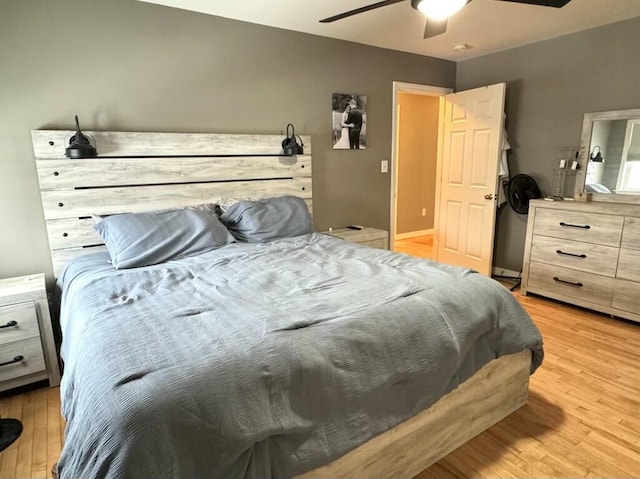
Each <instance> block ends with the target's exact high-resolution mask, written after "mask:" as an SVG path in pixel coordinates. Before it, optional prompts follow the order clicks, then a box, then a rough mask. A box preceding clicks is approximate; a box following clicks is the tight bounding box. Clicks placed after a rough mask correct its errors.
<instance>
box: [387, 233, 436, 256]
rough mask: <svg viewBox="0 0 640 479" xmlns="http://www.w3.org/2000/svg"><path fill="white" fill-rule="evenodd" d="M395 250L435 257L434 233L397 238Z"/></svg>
mask: <svg viewBox="0 0 640 479" xmlns="http://www.w3.org/2000/svg"><path fill="white" fill-rule="evenodd" d="M393 250H394V251H395V252H396V253H406V254H410V255H412V256H417V257H418V258H430V259H431V258H433V235H432V234H430V235H424V236H416V237H414V238H407V239H401V240H398V239H397V240H395V242H394V248H393Z"/></svg>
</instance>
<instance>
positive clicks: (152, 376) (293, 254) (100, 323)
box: [59, 234, 543, 479]
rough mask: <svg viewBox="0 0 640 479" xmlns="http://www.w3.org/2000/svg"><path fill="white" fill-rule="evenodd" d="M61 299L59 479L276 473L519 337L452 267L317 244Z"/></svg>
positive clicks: (96, 262)
mask: <svg viewBox="0 0 640 479" xmlns="http://www.w3.org/2000/svg"><path fill="white" fill-rule="evenodd" d="M107 260H108V256H107V255H106V254H93V255H87V256H85V257H83V258H80V259H79V260H77V261H75V262H74V263H72V264H71V265H70V267H69V268H67V270H66V271H65V274H64V275H63V277H62V278H61V280H60V286H61V288H62V304H61V327H62V331H63V338H64V341H63V348H62V354H63V358H64V361H65V371H64V377H63V379H62V386H61V394H62V408H63V414H64V416H65V418H66V420H67V429H66V431H65V434H66V440H65V446H64V450H63V452H62V456H61V458H60V461H59V474H60V477H61V479H80V478H92V479H100V478H118V479H131V478H145V479H147V478H160V477H174V478H218V477H219V478H227V479H232V478H243V477H255V478H268V477H290V476H293V475H295V474H299V473H302V472H304V471H307V470H310V469H313V468H315V467H317V466H319V465H322V464H324V463H327V462H329V461H330V460H333V459H335V458H337V457H339V456H341V455H342V454H344V453H346V452H347V451H349V450H350V449H353V448H354V447H356V446H358V445H359V444H361V443H363V442H365V441H367V440H368V439H370V438H371V437H373V436H375V435H377V434H379V433H381V432H383V431H385V430H386V429H389V428H390V427H392V426H394V425H396V424H398V423H400V422H401V421H403V420H405V419H407V418H409V417H411V416H412V415H414V414H416V413H417V412H419V411H421V410H423V409H425V408H428V407H429V406H431V405H432V404H433V403H434V402H436V401H437V400H438V398H440V397H441V396H442V395H444V394H445V393H447V392H448V391H450V390H452V389H454V388H456V387H457V386H458V385H459V384H460V383H462V382H463V381H465V380H466V379H467V378H468V377H470V376H471V375H472V374H473V373H474V372H475V371H476V370H478V369H479V368H480V367H482V366H483V365H484V364H486V363H487V362H489V361H490V360H492V359H494V358H496V357H498V356H501V355H506V354H510V353H515V352H518V351H522V350H523V349H531V351H532V353H533V354H532V358H533V362H532V372H533V370H535V368H536V367H537V366H538V365H539V364H540V362H541V361H542V355H543V354H542V340H541V337H540V334H539V332H538V330H537V329H536V327H535V326H534V325H533V323H532V322H531V320H530V319H529V317H528V316H527V314H526V313H525V312H524V311H523V309H522V308H521V307H520V305H519V304H518V303H517V302H516V301H515V299H514V298H513V297H512V295H511V294H510V293H509V292H508V291H507V290H506V289H505V288H503V287H502V286H501V285H499V284H498V283H496V282H494V281H493V280H490V279H488V278H486V277H483V276H481V275H479V274H477V273H474V272H472V271H470V270H466V269H463V268H457V267H451V266H445V265H441V264H437V263H435V262H432V261H428V260H420V259H416V258H411V257H409V256H405V255H399V254H394V253H390V252H387V251H382V250H375V249H371V248H366V247H363V246H359V245H356V244H352V243H348V242H346V241H343V240H340V239H337V238H332V237H327V236H323V235H319V234H313V235H306V236H300V237H296V238H289V239H285V240H279V241H275V242H272V243H269V244H262V245H255V244H254V245H248V244H231V245H228V246H225V247H223V248H221V249H219V250H216V251H212V252H209V253H205V254H202V255H200V256H198V257H192V258H186V259H182V260H179V261H173V262H169V263H165V264H161V265H156V266H151V267H145V268H137V269H132V270H124V271H122V270H121V271H116V270H114V269H113V268H112V267H111V266H110V265H109V264H108V261H107Z"/></svg>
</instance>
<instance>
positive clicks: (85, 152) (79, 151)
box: [64, 115, 98, 158]
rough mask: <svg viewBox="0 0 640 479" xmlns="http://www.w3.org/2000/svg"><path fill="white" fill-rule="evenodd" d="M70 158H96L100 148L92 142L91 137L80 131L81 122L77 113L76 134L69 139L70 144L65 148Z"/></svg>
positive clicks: (65, 152)
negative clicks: (97, 148)
mask: <svg viewBox="0 0 640 479" xmlns="http://www.w3.org/2000/svg"><path fill="white" fill-rule="evenodd" d="M64 154H65V155H66V156H67V157H68V158H94V157H96V156H98V150H96V147H95V146H93V145H92V144H91V141H89V138H87V136H86V135H85V134H84V133H82V132H81V131H80V122H79V121H78V115H76V134H75V135H73V136H72V137H71V138H70V139H69V146H68V147H67V148H66V149H65V150H64Z"/></svg>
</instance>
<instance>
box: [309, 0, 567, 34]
mask: <svg viewBox="0 0 640 479" xmlns="http://www.w3.org/2000/svg"><path fill="white" fill-rule="evenodd" d="M404 1H405V0H383V1H381V2H376V3H372V4H370V5H366V6H364V7H360V8H356V9H354V10H349V11H348V12H343V13H339V14H338V15H333V16H331V17H328V18H324V19H322V20H320V23H331V22H335V21H337V20H342V19H343V18H348V17H352V16H353V15H358V14H360V13H364V12H368V11H370V10H375V9H377V8H381V7H386V6H388V5H393V4H395V3H401V2H404ZM409 1H410V2H411V6H412V7H413V8H414V9H416V10H419V5H420V3H422V1H423V0H409ZM471 1H472V0H468V1H467V2H466V4H468V3H469V2H471ZM500 1H503V2H512V3H525V4H528V5H538V6H540V7H555V8H562V7H564V6H565V5H566V4H567V3H569V2H570V1H571V0H500ZM446 31H447V19H446V18H445V19H444V20H432V19H428V20H427V24H426V26H425V29H424V38H431V37H435V36H436V35H440V34H441V33H444V32H446Z"/></svg>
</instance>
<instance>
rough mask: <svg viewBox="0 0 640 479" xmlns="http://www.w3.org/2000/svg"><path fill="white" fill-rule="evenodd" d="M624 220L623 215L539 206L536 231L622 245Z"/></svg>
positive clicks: (538, 233)
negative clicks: (541, 207)
mask: <svg viewBox="0 0 640 479" xmlns="http://www.w3.org/2000/svg"><path fill="white" fill-rule="evenodd" d="M623 222H624V219H623V217H622V216H611V215H603V214H599V213H584V212H581V211H568V210H556V209H539V210H538V211H536V216H535V226H534V231H535V234H536V235H542V236H552V237H554V238H563V239H568V240H573V241H583V242H586V243H596V244H600V245H605V246H615V247H619V246H620V238H621V237H622V224H623Z"/></svg>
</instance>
